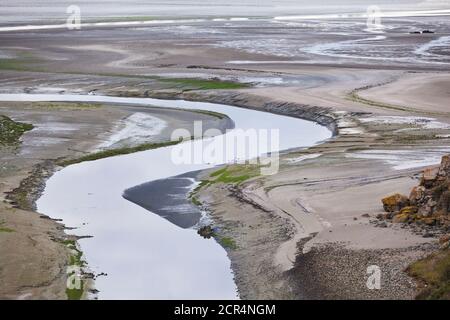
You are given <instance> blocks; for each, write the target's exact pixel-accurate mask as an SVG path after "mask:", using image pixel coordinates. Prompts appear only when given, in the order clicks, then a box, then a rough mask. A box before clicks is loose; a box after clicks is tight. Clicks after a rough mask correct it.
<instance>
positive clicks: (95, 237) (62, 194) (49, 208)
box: [0, 94, 331, 299]
mask: <svg viewBox="0 0 450 320" xmlns="http://www.w3.org/2000/svg"><path fill="white" fill-rule="evenodd" d="M0 101H66V102H70V101H76V102H105V103H113V104H130V105H139V106H142V105H145V106H148V107H149V108H150V107H152V106H157V107H164V108H182V109H193V110H208V111H213V112H219V113H222V114H226V115H227V116H229V117H230V118H231V119H232V120H233V121H234V123H235V129H233V130H232V131H230V132H228V133H226V134H225V135H228V134H231V133H232V132H235V130H237V129H244V130H246V129H268V130H270V129H279V130H280V131H279V138H280V143H279V146H277V148H278V149H279V150H287V149H291V148H299V147H309V146H312V145H314V144H317V143H318V142H320V141H323V140H325V139H328V138H330V137H331V132H330V131H329V130H328V129H327V128H325V127H323V126H320V125H317V124H315V123H313V122H310V121H305V120H301V119H297V118H292V117H287V116H281V115H275V114H271V113H266V112H261V111H255V110H248V109H243V108H238V107H232V106H227V105H220V104H212V103H200V102H188V101H182V100H158V99H150V98H123V97H109V96H90V95H58V94H39V95H31V94H0ZM220 138H223V136H221V135H219V136H215V137H211V138H206V139H203V140H195V141H187V142H183V143H181V144H179V145H176V146H169V147H163V148H159V149H155V150H148V151H143V152H138V153H133V154H129V155H122V156H116V157H111V158H106V159H101V160H96V161H91V162H83V163H79V164H75V165H71V166H68V167H65V168H64V169H62V170H60V171H58V172H56V173H55V174H54V175H53V176H52V177H51V178H50V179H49V180H48V181H47V183H46V187H45V190H44V193H43V195H42V196H41V198H40V199H39V200H38V201H37V208H38V211H39V212H40V213H42V214H45V215H48V216H50V217H52V218H55V219H62V222H63V223H64V224H65V225H66V226H67V227H75V228H76V229H74V230H71V231H68V232H69V233H73V234H76V235H80V236H86V235H90V236H92V238H86V239H81V240H80V241H79V243H80V246H81V249H82V251H83V253H84V255H85V259H86V260H87V262H88V264H89V267H90V269H91V270H92V271H93V272H94V273H97V274H98V273H102V272H103V273H106V274H107V275H106V276H99V277H98V278H97V279H96V281H95V287H96V289H98V290H99V293H98V298H99V299H236V298H239V297H238V294H237V290H236V284H235V283H234V280H233V273H232V271H231V268H230V261H229V259H228V257H227V254H226V251H225V250H224V249H223V248H222V247H221V246H220V245H219V244H218V243H217V242H216V241H215V240H214V239H204V238H202V237H200V236H199V235H198V234H197V232H196V230H195V229H194V228H180V227H179V226H177V225H175V224H173V223H171V222H170V221H169V220H167V219H164V218H163V217H161V216H159V215H157V214H153V213H152V212H149V211H148V210H146V209H144V208H143V207H141V206H138V205H136V204H134V203H132V202H130V201H128V200H126V199H125V198H124V197H123V193H124V191H125V190H126V189H129V188H132V187H134V186H138V185H140V184H143V183H148V182H150V181H154V180H158V179H164V178H169V177H174V176H178V175H182V174H185V173H188V172H192V171H197V170H203V169H207V168H211V167H214V166H215V165H217V164H218V163H192V164H175V163H174V162H173V161H172V158H171V156H172V152H173V151H174V148H178V149H177V150H181V149H186V148H187V149H190V148H191V147H195V146H197V147H198V146H200V145H202V146H206V145H208V144H210V143H213V142H214V141H215V139H220ZM180 148H181V149H180ZM192 150H196V149H195V148H194V149H192ZM271 151H276V150H273V149H272V150H271ZM194 152H196V151H194ZM258 152H261V150H259V151H258ZM246 156H250V157H254V156H257V154H250V155H246ZM233 157H234V158H235V157H236V155H235V156H233ZM233 157H231V158H230V157H227V158H226V159H225V162H233V160H234V159H233ZM238 158H241V156H238ZM188 187H189V186H186V188H188Z"/></svg>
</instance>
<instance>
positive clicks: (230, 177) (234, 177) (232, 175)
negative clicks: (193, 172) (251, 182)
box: [209, 165, 259, 184]
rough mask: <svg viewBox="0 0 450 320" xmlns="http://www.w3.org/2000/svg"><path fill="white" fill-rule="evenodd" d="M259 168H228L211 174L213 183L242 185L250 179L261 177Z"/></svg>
mask: <svg viewBox="0 0 450 320" xmlns="http://www.w3.org/2000/svg"><path fill="white" fill-rule="evenodd" d="M258 170H259V166H256V165H234V166H227V167H225V168H222V169H220V170H217V171H215V172H213V173H211V174H210V177H211V178H214V179H213V180H209V181H210V182H211V183H216V182H221V183H225V184H240V183H242V182H244V181H246V180H248V179H250V178H253V177H256V176H258V175H259V171H258Z"/></svg>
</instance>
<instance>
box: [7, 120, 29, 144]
mask: <svg viewBox="0 0 450 320" xmlns="http://www.w3.org/2000/svg"><path fill="white" fill-rule="evenodd" d="M31 129H33V125H32V124H29V123H23V122H16V121H14V120H12V119H11V118H8V117H7V116H3V115H0V146H12V145H17V144H19V143H20V137H21V136H22V135H23V134H24V133H25V132H27V131H30V130H31Z"/></svg>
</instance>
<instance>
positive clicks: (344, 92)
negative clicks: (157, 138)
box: [0, 19, 450, 299]
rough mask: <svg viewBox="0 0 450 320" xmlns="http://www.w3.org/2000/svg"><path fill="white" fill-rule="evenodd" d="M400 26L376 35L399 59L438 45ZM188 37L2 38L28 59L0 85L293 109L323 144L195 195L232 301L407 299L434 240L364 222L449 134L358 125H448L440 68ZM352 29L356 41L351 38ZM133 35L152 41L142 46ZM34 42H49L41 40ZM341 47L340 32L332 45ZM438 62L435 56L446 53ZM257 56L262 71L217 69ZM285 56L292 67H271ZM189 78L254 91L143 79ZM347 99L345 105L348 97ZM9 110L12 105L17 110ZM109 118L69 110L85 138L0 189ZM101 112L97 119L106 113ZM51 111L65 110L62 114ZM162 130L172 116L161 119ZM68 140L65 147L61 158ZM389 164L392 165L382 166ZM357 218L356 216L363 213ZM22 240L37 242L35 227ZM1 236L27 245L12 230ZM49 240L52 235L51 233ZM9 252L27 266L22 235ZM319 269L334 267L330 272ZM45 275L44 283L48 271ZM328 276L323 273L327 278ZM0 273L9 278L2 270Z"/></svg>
mask: <svg viewBox="0 0 450 320" xmlns="http://www.w3.org/2000/svg"><path fill="white" fill-rule="evenodd" d="M426 21H427V23H428V24H427V26H430V27H432V26H435V25H438V24H435V21H433V20H430V19H427V20H426ZM408 27H409V25H408V24H405V21H401V23H400V27H399V31H397V32H394V34H391V33H389V34H388V40H387V42H385V43H384V45H388V44H389V41H400V42H399V43H402V42H401V41H405V43H406V44H407V46H406V47H404V48H405V51H407V52H408V53H407V54H410V52H411V50H410V48H415V47H420V46H421V45H424V44H426V43H427V42H429V41H431V40H433V39H438V38H439V37H440V36H442V35H443V33H445V32H446V31H445V30H446V29H445V28H447V27H448V25H447V24H445V23H443V24H442V28H443V29H441V31H440V32H441V33H442V34H441V33H439V34H435V35H431V36H429V38H425V37H416V36H414V37H413V36H411V35H409V34H407V31H406V30H407V29H408ZM221 28H223V27H220V28H219V31H220V29H221ZM240 28H243V27H242V26H241V25H239V26H236V27H234V28H233V27H231V28H230V29H232V30H234V31H235V32H236V33H235V34H234V35H233V36H234V37H235V38H237V37H239V36H238V34H239V33H240V32H243V33H244V34H245V32H249V31H248V30H254V29H250V28H249V29H248V30H246V29H245V28H244V29H240ZM187 29H188V30H187V31H186V30H184V31H183V29H180V28H177V29H173V30H176V32H171V33H167V32H165V31H167V29H163V28H159V29H158V28H154V29H151V30H150V29H142V30H137V31H136V30H131V29H127V28H119V29H114V30H115V32H114V34H112V33H111V32H110V30H108V29H103V30H92V31H88V32H87V33H71V34H68V33H67V32H42V33H37V36H36V34H34V35H30V34H27V33H18V34H1V35H0V37H1V39H2V44H1V47H0V50H2V51H5V52H7V53H10V54H11V53H12V54H13V55H14V54H19V53H20V52H28V53H31V55H32V56H33V57H34V59H31V61H27V62H26V63H25V64H24V65H21V66H20V68H19V69H24V70H11V69H10V70H5V71H2V73H1V75H0V81H1V84H2V85H1V88H0V90H1V92H49V90H55V88H59V89H57V90H60V91H63V92H66V93H70V92H80V91H81V92H83V93H89V92H90V93H97V92H98V93H103V94H108V95H118V96H120V95H122V96H123V95H126V96H142V97H145V96H154V97H168V98H175V97H176V98H183V99H187V100H194V101H210V102H217V103H226V104H232V105H237V106H241V107H247V108H255V109H261V110H266V111H270V112H275V113H283V114H293V115H296V116H299V117H303V118H307V119H309V120H314V121H318V122H321V123H323V124H326V125H328V126H329V127H331V128H333V129H335V132H336V136H335V137H334V139H332V140H330V141H328V142H326V143H324V144H321V145H318V146H315V147H313V148H310V149H308V150H298V151H295V150H294V151H292V152H290V153H289V154H285V155H283V156H282V165H281V169H280V172H279V173H278V174H276V175H274V176H270V177H265V178H254V179H251V180H250V181H247V182H245V183H244V184H242V185H240V186H239V187H235V186H229V185H221V184H217V185H213V186H209V187H208V188H206V189H204V190H202V191H201V193H200V200H201V201H202V202H203V204H204V205H205V206H207V207H208V208H209V211H210V214H211V217H212V219H213V221H214V224H215V225H216V226H219V227H220V230H221V234H220V236H226V237H230V238H232V239H234V241H235V242H236V244H237V248H235V249H228V254H229V257H230V259H231V262H232V267H233V270H234V272H235V275H236V283H237V286H238V289H239V293H240V296H241V297H242V298H262V299H270V298H289V299H292V298H314V299H318V298H334V299H336V298H349V299H373V298H382V299H399V298H401V299H411V298H413V297H414V295H415V293H416V285H415V283H414V282H413V280H412V279H410V278H409V277H407V276H406V274H405V273H404V272H403V270H404V268H405V267H406V266H407V265H408V264H409V263H411V262H412V261H414V260H417V259H418V258H419V257H421V256H424V255H426V254H428V253H430V252H432V250H433V247H434V244H435V243H436V239H435V238H424V237H423V235H421V234H413V233H411V231H410V230H407V229H403V228H400V227H399V226H398V225H393V226H388V227H387V228H382V227H377V226H376V224H374V223H371V220H373V217H374V216H375V215H376V214H377V213H379V212H381V211H382V207H381V202H380V198H381V197H383V196H384V195H386V194H389V193H391V192H401V193H407V192H408V191H409V190H410V187H411V186H413V185H415V184H417V181H416V180H417V177H418V174H419V173H420V171H421V170H422V168H421V165H422V166H423V165H425V166H427V165H429V163H427V161H426V160H427V157H429V155H430V152H434V153H433V155H441V154H444V153H448V151H446V148H448V145H449V135H450V130H449V129H448V128H446V126H445V125H440V126H438V127H433V126H431V127H430V126H428V127H427V126H422V125H417V124H414V123H408V122H404V121H403V122H402V121H400V123H399V122H398V121H397V122H395V121H390V122H383V121H378V122H377V121H373V120H367V119H366V118H374V117H375V118H376V117H386V116H393V117H411V116H416V117H427V118H429V117H432V118H435V121H437V122H440V123H444V124H448V123H450V114H449V112H448V110H447V109H448V108H447V107H446V105H447V104H446V101H448V100H449V98H450V97H449V93H448V90H446V88H448V87H449V86H450V76H449V73H448V72H449V67H448V64H432V63H417V62H412V63H411V62H410V61H407V62H405V61H393V60H389V59H385V60H377V61H376V62H374V61H371V59H366V60H365V59H358V60H355V61H352V60H351V59H347V58H339V59H336V60H334V59H331V61H330V58H329V57H327V56H325V57H323V56H322V57H317V56H309V55H308V54H304V53H301V54H300V55H299V56H295V57H281V58H280V56H279V55H277V53H276V52H272V53H270V52H267V51H266V53H264V54H263V53H261V52H249V51H248V50H246V49H245V48H238V47H236V46H231V47H230V46H226V47H224V46H216V45H214V44H217V43H218V42H221V41H229V40H230V38H227V37H228V36H227V37H226V38H225V39H224V38H220V34H219V36H214V35H212V36H211V34H203V36H202V37H200V36H199V34H200V33H199V32H200V31H199V29H198V28H196V27H195V28H193V29H190V30H189V28H187ZM203 29H205V28H203ZM203 29H202V30H203ZM261 30H264V32H262V34H260V35H261V36H266V33H267V34H269V33H270V32H273V31H276V30H277V29H271V28H268V29H261ZM278 31H279V29H278ZM293 31H298V30H296V29H294V30H293ZM188 32H190V33H188ZM359 32H360V31H359V30H358V31H357V36H358V37H359V36H360V35H361V34H359ZM87 35H89V37H88V36H87ZM67 36H70V37H71V38H72V39H68V38H67ZM144 36H145V37H152V38H147V40H146V41H143V40H142V37H144ZM233 36H232V37H231V38H233ZM313 36H314V37H316V35H315V34H314V33H307V32H306V33H303V34H302V39H300V40H301V41H305V42H308V41H311V40H312V38H313ZM364 36H367V35H364ZM215 37H216V38H215ZM217 37H219V38H217ZM281 37H282V36H281ZM427 37H428V36H427ZM319 38H320V39H321V40H324V39H333V35H330V34H325V35H322V36H319ZM43 39H45V40H46V41H48V42H46V43H45V44H44V42H43V41H42V40H43ZM73 39H76V40H77V41H79V46H78V49H75V48H73V47H71V42H72V41H73ZM192 39H195V41H193V40H192ZM335 39H336V38H335ZM346 39H347V38H346V37H345V36H344V37H342V38H339V39H337V40H343V41H345V40H346ZM24 43H26V46H25V47H24ZM399 47H402V46H399ZM279 48H280V47H279ZM281 48H282V46H281ZM369 48H371V47H370V46H369ZM406 48H409V49H406ZM358 49H359V50H360V51H361V48H358ZM288 50H289V49H288ZM362 51H364V49H362ZM341 53H342V52H341ZM400 53H401V52H400ZM440 53H441V54H443V55H444V57H443V58H442V59H443V61H446V59H448V57H447V56H445V52H440ZM405 54H406V53H405ZM45 57H48V58H45ZM258 60H259V61H275V62H272V63H260V64H257V63H249V64H230V63H229V61H258ZM289 60H291V61H294V63H290V64H285V63H282V62H279V63H277V62H276V61H289ZM333 60H334V61H333ZM337 60H339V61H337ZM295 61H297V62H295ZM16 69H17V68H16ZM27 70H28V71H27ZM56 70H58V72H56ZM199 73H200V74H201V77H206V78H207V79H214V78H216V77H227V79H230V77H231V79H235V80H239V81H242V79H244V78H245V79H250V82H251V83H254V84H255V85H256V87H255V88H248V89H240V90H231V91H228V90H209V91H208V90H195V89H196V88H190V87H189V88H186V87H185V86H183V85H180V84H177V83H175V84H174V83H168V82H165V81H159V80H158V79H157V78H154V77H153V76H152V75H155V74H158V75H166V76H167V77H172V78H173V77H175V76H176V77H180V74H181V75H182V76H181V77H187V75H191V76H192V77H199V75H198V74H199ZM118 74H120V76H118ZM261 79H262V80H261ZM274 79H275V80H276V81H275V80H274ZM279 79H281V80H279ZM274 81H275V83H274ZM277 82H278V83H277ZM197 89H198V88H197ZM355 90H356V96H355V94H352V93H355ZM360 98H362V99H360ZM2 105H4V106H5V108H3V109H2V113H3V110H4V113H5V114H10V115H14V113H13V110H12V108H11V104H2ZM18 106H21V107H23V105H22V104H18ZM17 110H18V109H17ZM115 110H117V109H112V108H105V111H104V112H103V111H101V113H100V112H95V115H94V114H92V115H91V114H88V111H80V112H81V113H80V114H83V113H86V117H85V118H84V117H81V118H78V120H77V121H79V122H80V123H82V124H86V123H87V124H88V126H87V127H88V128H89V130H88V131H86V130H84V131H83V134H82V135H81V134H80V136H79V137H76V136H75V137H73V138H72V137H71V139H68V140H64V141H62V142H61V143H60V144H59V147H54V148H53V149H50V150H49V151H48V153H47V154H45V153H44V154H42V153H39V154H38V155H37V156H35V157H32V158H33V161H31V160H28V162H27V163H26V164H24V165H23V168H24V169H22V170H17V169H12V170H11V172H10V176H11V178H8V179H12V180H4V181H6V182H4V181H2V183H3V184H4V185H2V190H4V191H7V190H11V189H12V188H14V187H16V186H17V185H18V183H19V182H20V180H21V179H23V178H24V177H25V176H26V171H27V170H29V168H30V164H34V163H38V162H40V161H41V160H40V159H47V158H50V159H53V158H55V157H57V156H62V155H73V154H76V152H74V151H72V149H76V150H89V149H90V148H93V147H94V145H95V144H97V143H99V142H100V141H98V140H95V141H94V140H92V138H91V137H92V136H97V134H96V133H97V132H98V131H105V130H111V128H112V123H113V122H115V121H118V120H119V119H120V118H122V117H123V115H124V114H123V113H118V114H117V113H116V112H118V111H115ZM54 112H55V111H54V110H45V111H42V114H43V115H47V116H48V115H52V116H53V115H54ZM121 112H123V111H121ZM105 114H108V117H109V118H108V117H106V118H105ZM73 115H78V112H77V113H75V112H73ZM18 116H20V117H19V119H21V120H24V119H27V118H28V119H31V120H30V121H32V120H33V117H32V116H29V115H28V114H27V113H19V114H18ZM64 116H69V115H68V114H67V113H64ZM70 116H72V115H70ZM106 119H110V121H111V122H109V121H105V120H106ZM171 121H175V120H174V119H171V120H168V122H171ZM69 122H70V121H69ZM412 129H414V130H412ZM91 130H93V131H91ZM80 132H81V131H80ZM91 132H92V133H91ZM88 133H89V134H88ZM25 138H26V137H25ZM72 139H75V140H76V142H77V144H74V146H73V147H70V150H68V149H67V148H68V145H70V143H71V141H72ZM39 150H40V151H39V152H42V149H39ZM367 152H369V156H367ZM371 152H377V154H378V156H376V157H374V156H373V155H371V154H370V153H371ZM411 154H412V155H411ZM309 155H314V156H313V157H311V158H309V159H308V158H306V159H305V160H303V161H298V162H292V161H291V160H289V159H293V158H300V159H302V158H301V157H304V156H309ZM317 155H320V156H317ZM355 155H356V156H355ZM380 155H381V156H380ZM393 155H394V156H395V159H393V160H391V161H390V162H389V161H387V160H390V159H391V158H393ZM16 159H17V157H16ZM19 159H22V158H21V157H19ZM433 159H434V158H433ZM394 160H395V161H394ZM21 161H22V160H21ZM394 162H395V164H394ZM411 162H413V163H414V164H415V165H413V166H412V167H411V166H408V168H406V169H400V170H399V169H396V168H395V167H396V166H398V165H399V164H400V165H402V164H408V163H411ZM29 163H30V164H29ZM400 167H401V166H400ZM204 175H207V173H204ZM8 181H12V182H8ZM3 186H4V188H3ZM4 205H5V206H6V204H4ZM365 214H368V215H369V216H368V217H367V216H362V215H365ZM3 216H5V217H8V213H7V209H6V207H5V209H4V210H3V209H2V218H3ZM9 216H11V215H9ZM7 219H11V218H10V217H8V218H7ZM8 221H10V220H8ZM11 221H12V220H11ZM24 221H27V220H24ZM45 222H46V223H47V222H48V224H46V225H45V228H46V229H45V230H48V229H49V228H56V227H55V226H56V224H54V223H53V222H51V221H45ZM12 223H13V222H11V224H12ZM27 223H28V221H27ZM11 224H10V223H9V222H8V223H7V225H11ZM36 230H38V231H36ZM35 232H36V234H39V235H42V232H41V231H40V230H39V229H35ZM2 236H3V235H2ZM10 236H16V237H19V236H20V237H22V239H27V233H26V230H25V229H24V231H23V232H20V233H19V232H18V233H16V234H14V235H10V234H9V235H8V237H10ZM60 236H62V237H63V235H62V233H60ZM0 240H2V238H0ZM45 241H47V244H48V245H49V246H56V247H55V249H54V250H56V251H55V252H59V253H57V256H56V258H55V260H51V258H49V259H47V260H46V261H57V262H55V264H56V265H63V264H64V259H65V257H64V250H63V248H60V247H58V245H57V244H55V243H54V242H51V240H49V239H48V237H47V238H46V240H45ZM22 243H23V245H20V247H21V248H23V250H24V251H23V252H25V253H26V256H27V257H28V254H29V253H30V252H31V249H30V243H29V242H27V241H25V240H23V242H22ZM0 248H6V249H4V250H5V255H7V254H9V255H12V254H13V253H12V252H11V251H8V249H7V246H0ZM58 250H60V251H58ZM61 250H62V251H61ZM2 254H3V253H2ZM24 256H25V255H24ZM30 257H31V258H30V259H34V258H32V256H31V255H30ZM332 260H336V263H334V264H333V263H330V261H332ZM11 261H14V263H12V264H11V265H10V268H12V267H13V266H14V265H16V263H15V261H17V260H11ZM33 261H35V262H34V269H35V270H38V271H39V272H40V273H39V274H38V275H37V276H35V277H33V278H32V279H31V280H27V279H26V280H20V281H25V282H26V283H27V284H28V283H31V284H33V281H35V282H34V283H37V284H36V288H35V289H33V290H35V291H34V292H35V295H34V296H32V297H44V296H45V295H44V293H43V292H44V290H47V289H46V288H47V287H46V286H45V285H43V284H42V283H41V282H37V280H36V279H43V277H44V275H45V276H47V277H49V278H51V279H54V275H49V273H48V272H47V270H48V265H46V264H44V262H43V261H41V260H33ZM369 264H377V265H379V266H381V267H382V272H386V277H385V278H383V279H386V281H385V282H383V289H382V290H381V291H376V292H374V291H369V290H366V289H367V288H366V287H365V282H366V280H367V274H366V273H365V270H366V268H367V265H369ZM3 270H5V269H3ZM58 270H60V269H58ZM58 270H57V271H55V273H54V274H60V271H58ZM305 270H308V271H309V273H305ZM356 270H357V271H356ZM392 270H394V271H395V272H393V271H392ZM319 271H320V272H319ZM309 274H314V276H308V275H309ZM333 274H336V277H330V275H333ZM3 278H8V279H17V278H15V277H14V276H9V275H8V274H6V275H5V276H3ZM59 279H60V280H58V281H56V282H54V283H55V287H56V288H57V289H55V290H57V292H58V294H54V293H52V294H49V295H48V296H49V297H60V298H61V297H62V296H63V293H62V292H63V289H61V283H62V282H61V278H59ZM350 279H351V280H350ZM11 281H12V282H11V283H12V284H11V285H10V286H8V287H7V288H8V291H7V294H6V293H5V296H7V297H13V298H14V297H15V298H17V297H21V296H22V295H23V291H22V290H19V289H18V288H19V287H22V286H23V284H22V283H21V284H20V285H17V281H18V280H11ZM14 281H16V282H14ZM2 283H3V280H2ZM27 292H28V291H27ZM27 297H29V296H27ZM45 297H46V296H45Z"/></svg>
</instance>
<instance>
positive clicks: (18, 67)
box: [0, 52, 39, 71]
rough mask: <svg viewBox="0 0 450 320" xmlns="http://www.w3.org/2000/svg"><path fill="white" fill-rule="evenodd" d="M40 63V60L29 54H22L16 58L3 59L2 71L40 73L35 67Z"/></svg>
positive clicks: (0, 68) (1, 60)
mask: <svg viewBox="0 0 450 320" xmlns="http://www.w3.org/2000/svg"><path fill="white" fill-rule="evenodd" d="M37 62H39V60H38V59H36V58H34V56H33V55H32V54H31V53H29V52H20V54H18V56H17V57H15V58H1V59H0V70H13V71H38V69H37V68H36V67H35V66H31V64H36V63H37Z"/></svg>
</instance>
